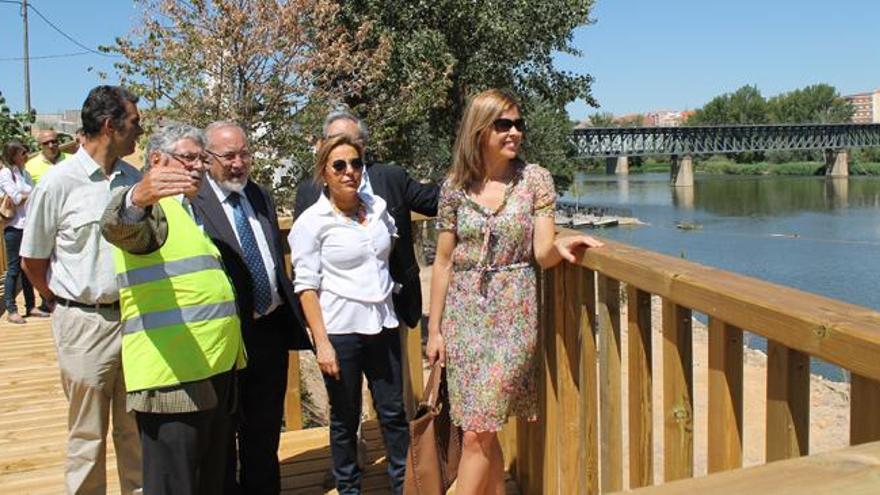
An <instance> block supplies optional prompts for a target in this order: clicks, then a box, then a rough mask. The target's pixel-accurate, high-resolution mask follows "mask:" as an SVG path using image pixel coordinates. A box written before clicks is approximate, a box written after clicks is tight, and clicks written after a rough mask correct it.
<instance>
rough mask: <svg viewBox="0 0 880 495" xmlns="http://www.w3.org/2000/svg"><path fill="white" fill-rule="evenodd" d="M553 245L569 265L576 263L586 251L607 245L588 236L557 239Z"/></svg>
mask: <svg viewBox="0 0 880 495" xmlns="http://www.w3.org/2000/svg"><path fill="white" fill-rule="evenodd" d="M553 245H554V246H555V247H556V250H557V251H558V252H559V256H561V257H562V259H564V260H565V261H568V262H569V263H575V262H577V260H578V258H580V256H581V254H583V251H584V249H587V248H597V247H602V246H604V245H605V244H603V243H602V241H600V240H598V239H595V238H593V237H590V236H588V235H572V236H566V237H559V238H557V239H556V240H555V241H554V242H553Z"/></svg>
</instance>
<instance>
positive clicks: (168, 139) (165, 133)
mask: <svg viewBox="0 0 880 495" xmlns="http://www.w3.org/2000/svg"><path fill="white" fill-rule="evenodd" d="M184 139H189V140H190V141H193V142H195V143H196V144H198V145H199V146H201V147H202V148H204V147H205V133H204V132H202V131H201V130H200V129H197V128H195V127H193V126H191V125H188V124H168V125H166V126H162V127H161V128H159V130H157V131H156V132H154V133H153V135H152V136H150V139H149V141H147V149H146V152H145V153H144V169H147V168H149V166H150V155H151V154H153V152H157V151H158V152H161V153H173V152H174V147H175V146H176V145H177V143H178V142H179V141H181V140H184Z"/></svg>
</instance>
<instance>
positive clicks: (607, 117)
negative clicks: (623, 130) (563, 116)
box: [589, 112, 614, 127]
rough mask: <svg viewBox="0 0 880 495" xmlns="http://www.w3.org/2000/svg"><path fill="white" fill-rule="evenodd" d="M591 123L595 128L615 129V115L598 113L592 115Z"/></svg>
mask: <svg viewBox="0 0 880 495" xmlns="http://www.w3.org/2000/svg"><path fill="white" fill-rule="evenodd" d="M589 121H590V125H592V126H593V127H613V126H614V114H613V113H611V112H596V113H594V114H593V115H590V117H589Z"/></svg>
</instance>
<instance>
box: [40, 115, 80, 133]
mask: <svg viewBox="0 0 880 495" xmlns="http://www.w3.org/2000/svg"><path fill="white" fill-rule="evenodd" d="M80 126H82V120H81V119H80V110H65V111H64V112H62V113H38V114H37V120H36V122H35V123H34V131H37V130H39V129H55V130H56V131H58V132H64V133H66V134H70V135H73V134H74V133H76V130H77V129H78V128H79V127H80Z"/></svg>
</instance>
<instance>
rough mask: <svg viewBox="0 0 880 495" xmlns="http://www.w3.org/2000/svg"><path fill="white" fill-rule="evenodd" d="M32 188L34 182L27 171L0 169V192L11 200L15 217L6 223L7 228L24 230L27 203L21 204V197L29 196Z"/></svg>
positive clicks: (11, 168) (12, 168) (15, 168)
mask: <svg viewBox="0 0 880 495" xmlns="http://www.w3.org/2000/svg"><path fill="white" fill-rule="evenodd" d="M33 187H34V181H33V179H31V174H29V173H28V171H27V170H25V171H24V173H22V171H21V170H19V169H18V167H15V166H13V167H3V168H0V191H2V193H3V194H5V195H7V196H9V197H10V198H12V202H13V203H15V216H14V217H12V220H10V221H8V222H6V226H7V227H14V228H16V229H23V228H24V218H25V213H27V203H22V202H21V197H22V196H24V195H25V194H29V193H30V192H31V189H33Z"/></svg>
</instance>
